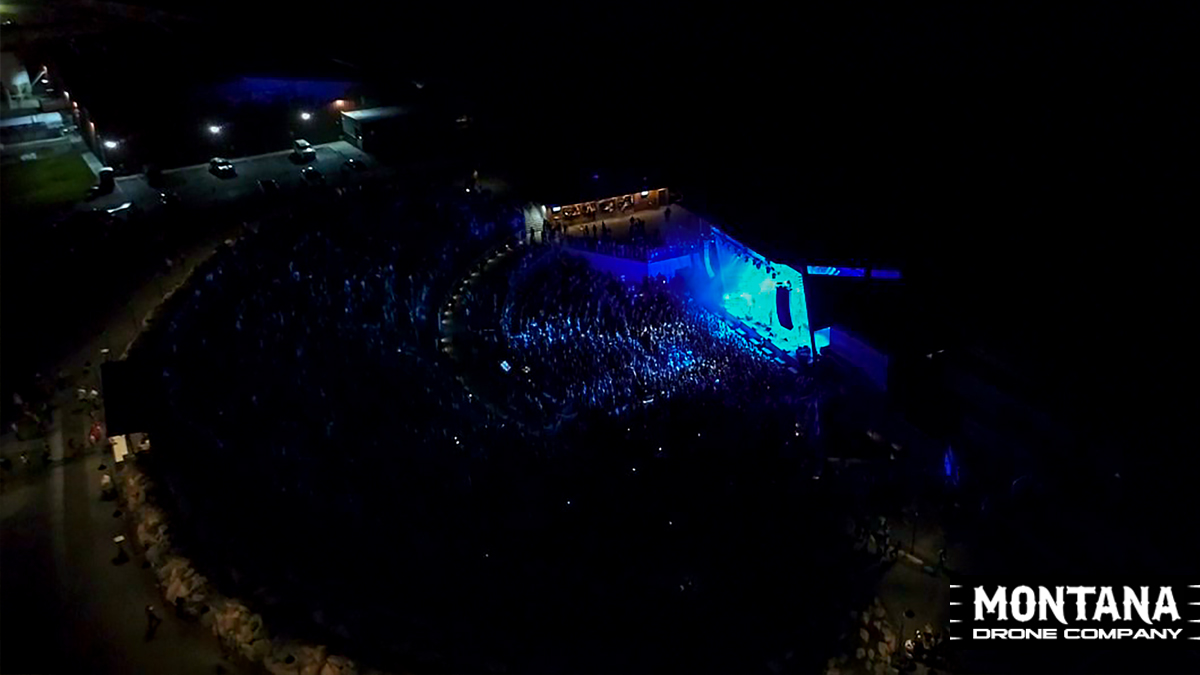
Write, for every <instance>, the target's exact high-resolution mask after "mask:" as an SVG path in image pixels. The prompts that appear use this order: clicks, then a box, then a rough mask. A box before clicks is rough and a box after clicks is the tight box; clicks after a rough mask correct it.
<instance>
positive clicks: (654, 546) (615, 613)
mask: <svg viewBox="0 0 1200 675" xmlns="http://www.w3.org/2000/svg"><path fill="white" fill-rule="evenodd" d="M418 192H420V193H421V194H418V195H414V196H412V197H410V198H406V199H399V200H394V199H391V198H385V197H380V200H379V202H378V203H375V202H372V203H370V204H366V205H355V204H351V203H347V202H342V203H339V204H338V205H337V206H336V208H331V209H329V210H327V211H319V210H316V211H313V212H311V213H308V214H305V215H304V216H301V217H297V218H294V219H292V220H289V221H284V222H278V223H270V224H265V225H264V226H263V227H262V228H261V229H260V231H259V232H257V233H256V234H253V235H251V236H247V237H246V238H244V239H243V240H241V241H238V242H236V243H234V244H233V245H231V246H227V247H226V248H224V249H223V250H222V251H219V252H218V254H217V255H216V256H214V257H213V258H212V259H211V260H210V261H209V262H208V263H206V265H205V266H203V267H202V268H201V269H200V270H199V271H198V272H197V273H196V274H195V275H194V277H193V283H192V284H191V285H189V286H188V287H186V288H185V289H183V290H181V291H180V292H179V293H177V294H176V295H175V296H174V297H173V298H172V299H171V301H170V302H169V303H168V306H167V307H166V309H165V310H164V311H163V313H162V314H161V315H160V316H159V317H158V318H156V320H155V321H154V326H155V327H154V328H153V329H152V330H151V331H150V332H149V333H148V334H147V335H146V336H145V337H144V338H143V339H142V340H141V341H139V343H138V344H137V345H136V347H135V348H134V350H133V351H132V353H131V355H130V359H131V360H136V361H140V362H142V363H144V364H152V366H153V368H154V372H156V373H158V372H161V375H162V386H163V390H164V397H165V398H166V400H168V401H169V406H168V407H169V409H170V411H171V412H170V414H169V415H167V416H166V417H165V419H163V420H162V421H161V422H160V423H159V425H158V426H157V427H156V428H154V429H151V430H149V431H150V432H151V433H152V435H153V436H154V439H155V450H154V452H153V453H151V454H150V455H149V456H148V457H147V458H145V459H144V460H143V461H146V462H148V464H147V469H148V471H150V472H151V473H153V474H154V475H155V476H156V477H157V480H156V483H157V484H158V485H159V486H160V487H161V488H162V489H163V490H165V491H166V493H169V496H168V497H167V498H165V499H163V500H161V503H163V504H164V506H165V508H166V509H167V510H168V511H169V512H170V515H171V522H172V528H173V542H174V543H175V544H176V545H178V546H179V548H180V549H181V550H182V551H184V552H185V553H186V554H187V555H188V556H189V557H191V558H193V559H194V560H195V562H196V567H197V569H198V570H200V571H201V572H202V573H203V574H204V575H205V576H206V577H207V578H208V579H211V580H212V582H213V583H214V584H215V585H216V587H217V588H219V589H220V590H221V592H223V593H225V594H227V595H229V596H232V597H238V598H242V599H244V600H245V601H246V603H247V604H248V605H249V606H251V607H252V608H253V609H254V611H256V612H259V613H261V614H262V615H263V617H264V619H265V620H266V622H267V624H268V625H270V626H271V628H272V630H273V631H275V632H279V633H282V634H284V635H285V636H286V635H288V634H289V633H290V634H295V635H304V634H306V632H314V631H316V632H318V633H319V634H320V637H318V638H317V639H319V640H321V641H322V642H325V643H326V644H329V645H330V648H331V649H336V650H338V651H340V652H342V653H349V654H354V655H355V656H356V657H357V658H362V659H364V660H365V661H368V662H371V661H372V660H374V661H375V662H378V663H387V664H392V665H396V664H411V663H420V662H425V663H427V664H429V667H434V668H436V667H445V668H449V669H459V670H482V669H486V668H489V667H493V663H494V662H495V661H496V660H497V659H498V660H499V662H500V663H502V664H508V665H509V666H511V667H513V668H517V669H521V670H538V669H544V670H563V669H567V670H572V669H578V668H579V667H581V665H582V664H583V663H585V662H589V663H593V665H596V664H599V666H600V667H604V668H608V669H620V668H621V667H622V664H632V663H643V664H650V665H651V666H652V667H659V666H661V667H666V666H668V665H670V664H671V663H674V664H675V665H680V664H684V665H685V666H686V665H687V663H690V662H687V663H685V662H684V661H680V660H679V659H686V658H693V657H687V656H684V655H686V654H691V653H692V652H691V651H690V650H691V647H686V645H687V644H690V642H689V641H690V640H692V639H694V637H695V636H696V635H707V636H710V637H716V636H724V638H723V641H722V642H721V645H722V646H720V647H719V650H724V651H721V653H720V655H719V658H720V659H725V660H723V661H720V663H722V664H724V665H723V667H728V668H731V669H736V666H737V664H738V663H742V662H743V661H741V660H740V659H743V658H744V657H745V654H744V652H745V651H746V650H747V649H757V647H753V646H752V645H751V643H750V642H747V641H746V640H743V639H742V637H738V636H743V633H746V631H759V632H760V633H761V632H762V631H768V630H777V629H778V630H784V629H785V628H783V627H768V626H767V625H766V624H765V623H764V624H763V625H762V626H759V627H757V628H754V627H751V626H750V624H746V623H745V622H741V623H739V624H738V625H736V626H735V625H733V624H729V623H727V622H726V621H725V619H723V618H722V617H727V618H730V620H731V621H732V617H735V616H737V615H738V614H737V612H738V610H737V603H738V602H740V601H739V600H738V598H742V597H747V593H750V594H753V595H757V596H761V595H762V594H763V593H767V592H768V591H767V589H768V587H770V589H771V590H770V593H771V594H772V595H771V597H776V598H778V599H779V602H780V603H790V602H795V601H796V598H798V597H801V596H802V595H803V594H804V593H805V592H806V591H804V590H803V588H808V587H810V586H811V587H816V586H818V585H823V586H827V585H828V583H829V581H828V579H816V578H814V579H805V580H802V583H800V584H799V585H797V580H796V579H793V578H791V575H788V574H787V573H786V570H785V567H786V565H783V566H780V567H779V569H778V574H777V573H776V571H773V570H774V568H772V569H770V570H764V569H763V568H762V567H761V564H760V563H758V562H755V561H760V560H762V559H764V557H768V558H771V559H779V560H781V561H782V560H785V559H790V558H788V556H791V555H793V554H792V553H791V552H789V551H788V550H787V549H786V546H785V544H786V542H785V540H783V539H780V538H779V537H778V536H775V535H773V534H771V532H773V531H774V530H773V528H776V527H782V526H783V525H782V521H780V520H779V519H780V518H782V517H784V516H785V514H788V513H795V512H797V510H804V509H810V508H814V506H812V505H807V506H806V505H805V504H807V502H805V501H804V500H807V499H809V498H810V497H809V496H807V493H806V492H804V491H790V492H785V491H783V487H784V485H785V483H788V482H796V481H799V478H797V476H802V477H804V478H807V477H808V476H810V475H811V473H810V472H808V469H807V468H806V467H804V466H802V465H801V464H799V463H795V462H789V461H788V460H787V459H786V458H781V457H780V453H779V452H778V449H780V448H783V447H785V445H786V444H787V443H789V442H790V443H793V444H795V445H793V446H792V447H793V448H794V449H798V446H799V443H800V442H801V441H802V440H803V439H798V438H797V437H799V436H801V435H803V432H804V430H805V429H804V426H803V424H802V415H801V413H799V412H798V411H799V410H802V408H803V406H802V400H801V399H802V398H803V397H804V396H805V395H806V389H805V387H806V385H807V384H808V380H807V378H804V377H797V375H796V374H795V373H792V372H789V371H788V370H787V369H786V368H784V367H780V365H779V364H776V363H774V362H772V361H770V360H769V359H768V358H767V357H766V355H764V354H762V353H760V352H756V351H754V350H753V348H752V345H750V344H748V343H747V341H746V339H745V338H744V337H743V336H742V335H741V334H740V333H739V332H738V331H737V330H735V329H734V327H733V326H732V325H730V324H728V323H726V322H725V320H724V319H722V318H720V317H719V316H717V315H715V314H712V313H710V312H708V311H707V310H704V309H703V308H701V307H700V306H699V305H698V304H697V303H696V301H694V300H689V299H687V298H686V297H684V296H682V295H680V294H679V291H680V289H679V288H677V287H676V288H672V287H671V286H670V285H669V284H667V283H666V282H664V281H663V280H652V281H650V282H647V283H645V284H641V285H638V286H626V285H623V284H621V283H620V282H619V281H618V280H616V279H613V278H611V277H606V276H603V275H600V274H597V273H595V272H594V271H592V270H591V269H590V268H588V267H587V266H586V265H585V264H584V263H582V261H579V260H577V259H575V258H572V257H571V256H569V255H567V254H565V253H564V252H563V251H562V250H561V249H558V248H556V247H541V246H532V247H531V246H521V245H516V244H512V245H509V246H507V247H506V246H505V245H504V242H506V241H511V240H515V237H513V236H512V235H515V234H519V233H520V227H521V222H520V218H519V215H518V213H517V212H515V211H512V210H509V209H507V208H503V207H501V206H500V205H498V204H495V203H493V202H491V201H490V200H488V199H487V198H486V197H481V196H479V195H475V194H472V193H465V192H463V191H461V190H459V191H458V194H455V193H452V192H443V193H436V192H431V191H430V190H429V189H428V188H427V187H425V188H421V189H419V190H418ZM497 250H500V251H505V254H504V255H502V256H499V257H498V258H496V257H494V256H493V257H491V259H492V260H493V261H494V262H493V263H491V264H490V265H489V264H488V263H486V261H487V260H488V259H489V255H488V253H489V252H493V251H497ZM472 272H476V273H477V274H476V275H474V276H475V278H476V279H477V281H476V282H475V283H472V284H470V286H469V290H466V291H465V292H464V293H461V302H460V303H459V305H458V306H459V307H460V308H461V309H462V312H461V317H462V320H463V322H464V326H465V327H466V329H467V330H466V332H467V333H469V334H470V335H471V336H472V337H473V339H472V340H471V341H468V342H466V343H465V344H464V345H463V347H462V349H461V350H459V345H458V343H457V341H456V344H455V351H456V352H458V354H457V356H458V357H460V358H453V359H452V358H451V357H450V356H449V355H446V354H443V353H442V352H441V350H440V348H439V347H440V345H441V344H442V343H441V342H440V340H439V332H438V322H439V320H440V319H441V318H442V315H443V310H444V307H445V306H446V304H445V303H446V301H447V299H448V298H449V297H451V295H452V294H454V293H459V289H460V286H459V285H458V284H459V283H460V280H462V279H464V278H470V277H472ZM502 364H503V366H502ZM456 369H457V370H456ZM485 372H486V373H488V374H490V376H491V379H490V380H489V379H488V378H487V377H484V376H483V374H484V373H485ZM481 381H486V382H487V383H488V386H485V387H483V388H482V389H480V388H478V387H477V386H476V385H477V384H478V383H479V382H481ZM464 385H467V386H464ZM497 392H499V393H500V398H499V399H496V398H494V397H493V395H494V394H496V393H497ZM739 444H740V445H739ZM747 447H750V448H755V451H754V452H750V453H743V452H742V450H743V449H744V448H747ZM743 455H744V456H743ZM735 456H736V457H735ZM719 457H723V458H734V459H736V460H737V461H736V463H734V464H729V463H728V462H725V461H714V460H715V459H716V458H719ZM655 458H679V459H680V460H684V461H690V462H693V463H691V464H689V465H688V466H689V468H687V469H686V470H673V471H665V470H662V471H656V470H655V468H656V467H654V466H651V465H647V464H644V463H643V462H645V461H647V460H649V461H653V460H654V459H655ZM697 462H698V463H697ZM763 462H767V463H770V462H776V463H779V464H778V466H777V468H775V469H772V470H762V466H763V465H762V463H763ZM639 465H641V471H640V472H639V471H638V470H637V469H638V466H639ZM631 468H633V469H634V471H631V470H630V469H631ZM764 477H769V478H770V479H771V482H769V483H764V482H763V480H764ZM777 480H778V481H780V482H779V483H778V484H776V481H777ZM631 481H632V482H631ZM735 481H736V483H735ZM799 482H800V483H801V484H802V485H808V484H809V483H811V481H799ZM618 493H619V494H621V495H623V496H622V498H621V499H619V500H613V499H611V495H612V494H618ZM709 510H716V512H719V513H720V517H719V519H717V520H716V521H713V520H712V516H709V515H705V514H707V513H709ZM714 522H715V523H717V524H715V525H714V524H712V523H714ZM747 522H752V523H755V525H754V527H752V528H747V527H745V525H744V523H747ZM810 536H811V537H812V538H813V540H814V541H820V540H821V538H822V537H825V536H826V535H825V533H824V531H823V530H822V531H821V532H820V533H819V534H810ZM711 537H718V538H721V539H722V540H723V541H726V543H727V544H729V545H730V546H732V547H734V548H736V549H738V550H739V551H744V553H745V561H746V562H747V563H753V564H754V567H755V569H756V570H757V572H756V573H755V574H753V575H751V574H741V573H734V572H732V571H720V572H718V571H717V570H718V567H719V566H714V565H716V563H714V562H712V561H711V560H709V559H708V554H705V553H701V552H700V551H702V550H703V547H702V546H701V542H703V541H708V540H709V538H711ZM550 542H553V545H550ZM697 547H700V548H697ZM781 547H782V548H781ZM688 551H691V552H693V553H694V555H692V554H686V552H688ZM828 551H829V553H828V554H827V553H826V552H825V549H822V551H821V552H820V553H812V552H809V553H806V554H805V556H806V559H808V560H812V559H814V557H816V558H819V559H824V556H826V555H829V556H833V551H834V550H833V549H832V548H829V549H828ZM739 560H741V558H739ZM722 564H723V565H726V566H728V565H731V564H732V565H734V566H735V567H737V566H740V565H741V563H740V562H737V563H722ZM839 564H840V563H839V562H838V561H837V560H834V558H833V557H830V561H829V568H830V569H837V566H838V565H839ZM720 569H722V570H724V569H725V568H720ZM730 569H732V568H730ZM789 579H790V580H789ZM745 584H753V587H754V588H753V590H750V589H749V588H748V587H746V586H745ZM772 584H774V585H773V586H772ZM780 584H783V585H780ZM785 586H786V587H785ZM802 587H803V588H802ZM701 589H703V590H702V591H701ZM700 592H703V593H704V594H705V595H703V596H700V597H704V598H707V599H706V600H704V603H706V604H704V607H707V608H708V609H705V610H704V611H703V612H700V613H696V609H695V608H696V607H698V605H695V604H694V603H695V602H697V601H695V600H689V598H691V597H692V595H693V594H695V593H700ZM822 592H823V591H822ZM676 594H678V595H676ZM808 597H809V598H810V599H811V597H812V596H811V595H809V596H808ZM648 599H653V602H651V604H650V606H652V607H653V608H654V610H653V612H652V613H650V614H647V613H646V612H644V611H643V610H642V609H640V607H642V606H643V604H644V603H646V602H648V601H649V600H648ZM583 608H591V609H590V610H588V611H583ZM689 617H691V618H689ZM739 621H740V620H739ZM752 623H753V622H752ZM612 625H621V626H625V628H622V631H625V630H632V631H635V632H636V631H641V630H650V629H651V626H660V629H656V630H661V631H662V640H663V642H662V645H660V646H659V647H656V648H655V650H656V652H657V653H661V654H662V655H666V654H672V656H671V657H670V658H671V659H672V660H671V661H670V662H667V661H661V660H656V659H659V658H660V656H657V655H649V654H640V655H639V654H638V653H637V651H636V649H635V648H633V647H624V646H622V647H615V646H614V647H610V648H608V649H606V650H604V653H596V652H595V651H589V650H591V649H592V647H590V646H589V645H590V644H591V643H590V638H589V636H591V635H595V634H596V631H597V630H601V629H602V628H603V626H612ZM756 625H757V624H756ZM662 626H666V627H667V628H661V627H662ZM731 631H732V632H731ZM762 634H765V633H762ZM747 635H748V633H747ZM743 637H745V636H743ZM662 658H666V657H665V656H663V657H662ZM694 658H695V659H697V661H696V663H700V662H701V661H703V660H705V659H710V658H718V657H714V656H713V652H711V651H710V652H706V653H705V654H699V653H696V654H695V656H694ZM573 659H574V660H573ZM579 659H582V660H579ZM709 662H711V661H709Z"/></svg>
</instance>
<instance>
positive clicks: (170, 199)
mask: <svg viewBox="0 0 1200 675" xmlns="http://www.w3.org/2000/svg"><path fill="white" fill-rule="evenodd" d="M158 203H159V204H162V205H163V206H175V205H177V204H179V195H177V194H175V193H174V192H170V191H166V192H160V193H158Z"/></svg>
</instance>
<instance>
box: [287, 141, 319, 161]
mask: <svg viewBox="0 0 1200 675" xmlns="http://www.w3.org/2000/svg"><path fill="white" fill-rule="evenodd" d="M292 155H293V156H294V157H295V158H296V159H298V160H300V161H301V162H309V161H312V160H314V159H316V158H317V149H316V148H314V147H313V146H312V143H309V142H308V141H306V140H304V139H303V138H297V139H296V140H295V141H293V142H292Z"/></svg>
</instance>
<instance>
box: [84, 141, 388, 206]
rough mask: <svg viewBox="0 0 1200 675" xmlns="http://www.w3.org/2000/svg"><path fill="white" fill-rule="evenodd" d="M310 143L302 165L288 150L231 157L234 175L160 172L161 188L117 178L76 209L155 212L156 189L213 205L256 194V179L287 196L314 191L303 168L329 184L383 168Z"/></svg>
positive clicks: (194, 169) (346, 150)
mask: <svg viewBox="0 0 1200 675" xmlns="http://www.w3.org/2000/svg"><path fill="white" fill-rule="evenodd" d="M313 147H314V148H315V149H316V157H315V158H314V159H311V160H310V161H308V162H306V163H299V162H297V160H296V159H295V158H294V157H293V156H292V151H291V150H283V151H280V152H273V153H270V154H266V155H258V156H255V157H245V158H241V159H231V160H230V161H231V162H232V163H233V165H234V167H235V169H236V171H237V175H236V176H231V177H224V178H222V177H218V176H215V175H213V174H212V173H211V172H210V171H209V167H208V165H207V164H201V165H196V166H189V167H182V168H179V169H170V170H167V171H164V172H163V187H161V188H155V187H151V186H150V185H149V183H147V182H146V177H145V175H137V176H128V177H124V178H118V179H117V181H116V190H114V191H113V192H112V194H108V195H104V196H102V197H98V198H96V199H94V200H92V201H88V202H82V203H80V204H79V205H78V207H77V209H78V210H80V211H90V210H92V209H109V208H112V207H115V206H118V205H121V204H124V203H126V202H132V203H133V204H134V206H135V207H137V208H139V209H142V210H143V211H154V210H156V209H158V208H161V205H160V202H159V193H161V192H171V193H174V194H175V195H176V197H178V200H179V204H180V205H181V206H184V207H188V206H201V205H205V206H207V205H217V204H220V203H225V202H232V201H237V200H240V199H243V198H246V197H252V196H254V195H256V194H257V193H258V192H259V187H258V182H259V181H260V180H274V181H276V182H277V183H279V188H280V194H282V195H286V194H288V193H292V192H296V191H300V190H311V189H313V188H312V186H309V185H308V184H306V183H305V182H304V179H303V178H302V177H301V175H300V171H301V169H303V168H305V167H307V166H311V167H314V168H316V169H317V170H318V171H320V172H321V174H322V175H323V176H324V178H325V184H326V185H327V186H329V187H343V186H348V185H353V184H355V183H358V182H361V181H363V180H365V179H367V178H370V177H372V176H375V175H376V174H378V173H379V172H381V171H385V170H386V169H385V168H384V167H381V166H380V165H379V163H378V162H376V161H375V160H374V159H372V158H371V156H370V155H368V154H367V153H365V152H363V151H362V150H359V149H358V148H356V147H354V146H353V145H351V144H350V143H347V142H346V141H335V142H333V143H326V144H324V145H315V146H313ZM348 159H354V160H357V161H359V162H361V163H362V164H363V169H362V170H361V171H358V170H350V169H348V168H346V166H345V162H346V160H348Z"/></svg>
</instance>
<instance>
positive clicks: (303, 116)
mask: <svg viewBox="0 0 1200 675" xmlns="http://www.w3.org/2000/svg"><path fill="white" fill-rule="evenodd" d="M300 119H302V120H304V121H305V122H307V121H309V120H311V119H312V113H306V112H302V113H300Z"/></svg>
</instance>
